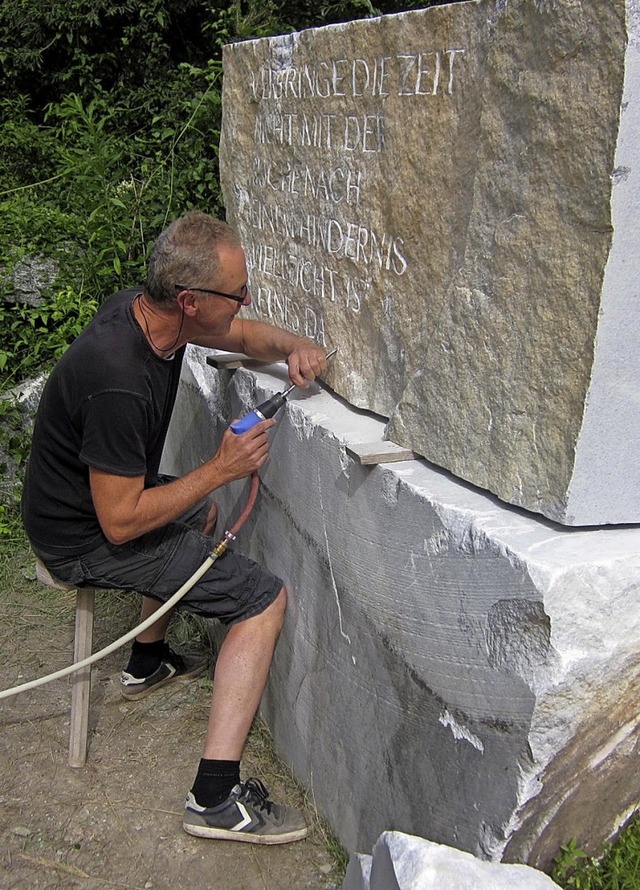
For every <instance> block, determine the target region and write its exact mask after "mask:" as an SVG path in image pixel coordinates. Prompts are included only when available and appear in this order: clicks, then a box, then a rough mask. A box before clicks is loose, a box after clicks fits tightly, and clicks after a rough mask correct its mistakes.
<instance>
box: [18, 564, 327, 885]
mask: <svg viewBox="0 0 640 890" xmlns="http://www.w3.org/2000/svg"><path fill="white" fill-rule="evenodd" d="M18 562H19V564H18V566H17V567H16V564H15V563H16V560H15V558H14V559H12V560H11V564H10V565H9V566H7V563H6V560H5V564H4V568H3V572H4V577H2V573H0V583H1V587H0V602H1V603H2V623H1V625H0V678H1V679H0V687H1V688H3V689H4V688H8V687H12V686H16V685H18V684H19V683H23V682H26V681H27V680H31V679H34V678H35V677H38V676H41V675H43V674H47V673H50V672H52V671H54V670H57V669H59V668H61V667H64V666H65V665H66V664H68V663H69V661H70V658H71V654H70V653H71V650H72V639H73V615H74V608H75V598H74V597H72V596H69V595H67V594H58V593H53V592H51V591H43V589H42V588H41V587H40V585H38V584H37V583H36V582H35V581H32V580H31V578H32V577H33V568H32V566H31V564H30V563H31V560H30V558H29V557H28V555H27V554H25V555H24V557H23V558H21V559H19V560H18ZM136 612H137V604H136V603H132V602H131V600H130V599H128V598H126V597H124V595H123V594H120V593H114V592H111V591H105V592H101V593H100V594H99V595H98V597H97V604H96V626H95V631H94V650H96V649H99V648H102V647H103V646H106V645H107V644H108V643H110V642H111V641H112V640H113V639H115V638H116V637H118V636H120V635H121V634H123V633H125V632H126V631H127V630H128V629H130V627H131V626H132V624H133V623H134V622H133V618H134V617H135V615H136ZM194 630H195V631H196V632H198V631H199V632H200V642H201V644H204V643H203V641H206V636H203V635H202V626H195V628H194V626H193V625H188V624H185V622H184V621H183V622H179V623H178V628H177V633H178V637H179V636H180V635H182V637H183V638H184V637H189V638H190V639H191V644H190V645H191V648H193V632H194ZM183 641H184V639H183ZM174 642H176V640H175V639H174ZM177 642H180V640H179V639H178V640H177ZM196 642H197V640H196ZM127 652H128V646H127V647H126V648H125V649H121V650H119V651H118V652H115V653H112V654H111V655H109V656H107V658H106V659H104V660H102V661H99V662H97V664H95V665H94V668H93V682H92V698H91V715H90V747H89V755H88V760H87V765H86V766H85V767H84V768H81V769H72V768H70V767H69V766H68V765H67V746H68V732H69V707H70V688H71V687H70V679H69V678H64V679H61V680H56V681H54V682H53V683H50V684H47V685H45V686H42V687H39V688H37V689H33V690H31V691H28V692H23V693H20V694H19V695H17V696H14V697H12V698H9V699H5V700H3V701H0V776H1V782H0V887H2V888H7V890H8V888H11V890H18V888H20V890H27V888H29V890H35V888H38V890H40V888H64V890H69V888H71V890H75V888H81V890H106V888H111V887H117V888H126V890H183V888H203V890H204V888H208V890H236V888H238V890H239V888H243V890H303V888H310V890H330V888H333V890H336V888H338V887H339V886H341V883H342V875H341V872H340V865H339V863H337V860H336V859H335V858H334V856H333V855H332V854H333V853H334V852H335V849H334V847H333V846H332V839H331V838H330V836H328V835H327V832H326V828H325V826H324V825H323V823H322V822H320V821H319V820H318V818H317V814H316V813H315V812H314V810H313V805H312V802H311V801H309V800H308V799H307V798H306V797H305V796H304V795H303V794H302V792H301V790H300V789H298V788H296V786H295V784H294V783H293V781H292V780H291V777H290V776H289V775H288V774H287V770H286V767H285V766H284V765H283V764H282V763H280V762H279V761H278V760H277V758H276V757H275V755H274V754H273V751H272V749H271V745H270V739H269V736H268V733H266V732H265V731H264V729H263V728H261V727H260V726H257V727H256V728H255V729H254V731H253V732H252V735H251V738H250V741H249V744H248V748H247V752H246V757H245V759H244V761H243V778H247V777H248V776H250V775H256V776H258V777H259V778H261V779H262V781H263V782H264V783H265V784H266V786H267V788H268V789H269V791H270V793H271V796H272V797H273V799H274V800H278V801H283V802H287V803H290V804H293V805H295V806H299V807H302V808H303V809H304V810H305V814H306V817H307V820H308V821H309V823H310V824H311V825H312V831H311V834H310V837H309V838H307V839H306V840H304V841H300V842H298V843H295V844H288V845H283V846H257V845H253V844H241V843H231V842H224V841H223V842H220V841H207V840H202V839H199V838H194V837H191V836H189V835H187V834H185V833H184V831H183V830H182V827H181V824H182V818H181V817H182V806H183V803H184V797H185V794H186V792H187V790H188V789H189V787H190V786H191V783H192V781H193V777H194V775H195V770H196V768H197V764H198V760H199V758H200V752H201V747H202V742H203V738H204V731H205V725H206V719H207V714H208V705H209V688H210V682H209V681H208V680H197V681H193V682H191V683H175V684H172V685H169V686H168V687H166V688H165V689H163V690H158V691H157V692H156V693H155V694H153V695H150V696H149V697H148V698H146V699H143V700H141V701H139V702H127V701H125V700H124V699H123V698H122V697H121V696H120V694H119V690H118V677H119V672H120V670H121V668H122V663H123V660H124V658H125V657H126V653H127ZM342 865H343V866H344V863H343V864H342Z"/></svg>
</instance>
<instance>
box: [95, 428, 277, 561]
mask: <svg viewBox="0 0 640 890" xmlns="http://www.w3.org/2000/svg"><path fill="white" fill-rule="evenodd" d="M274 424H275V421H274V420H265V421H262V422H261V423H259V424H256V426H255V427H253V428H252V429H250V430H248V431H247V432H246V433H242V435H239V436H237V435H236V434H235V433H233V432H232V431H231V430H227V431H226V432H225V434H224V436H223V437H222V442H221V444H220V448H219V449H218V451H217V452H216V454H215V455H214V457H212V458H211V459H210V460H208V461H207V462H206V463H204V464H202V466H201V467H198V468H197V469H196V470H193V471H192V472H191V473H187V475H186V476H182V477H181V478H180V479H176V480H175V481H174V482H169V483H167V484H166V485H159V486H156V487H154V488H146V489H145V487H144V476H135V477H131V476H118V475H115V474H113V473H107V472H104V471H103V470H97V469H95V468H93V467H92V468H90V469H89V480H90V484H91V496H92V498H93V504H94V507H95V510H96V514H97V516H98V521H99V522H100V526H101V528H102V531H103V532H104V534H105V536H106V537H107V539H108V540H109V541H110V542H111V543H112V544H125V543H126V542H127V541H131V540H133V539H134V538H137V537H139V536H140V535H143V534H145V533H146V532H150V531H153V529H156V528H161V527H162V526H163V525H166V524H167V523H168V522H172V521H173V520H175V519H177V518H178V517H179V516H181V515H182V514H183V513H185V512H186V511H187V510H189V509H190V508H191V507H193V506H195V505H196V504H197V503H199V502H200V501H201V500H202V499H203V498H204V497H206V495H208V494H209V492H211V491H214V490H215V489H216V488H220V486H222V485H226V484H227V483H228V482H233V481H234V480H236V479H243V478H244V477H245V476H248V475H250V474H251V473H253V472H254V471H256V470H259V469H260V468H261V467H262V465H263V464H264V463H265V461H266V459H267V457H268V453H269V441H268V438H267V430H268V429H269V428H270V427H272V426H273V425H274Z"/></svg>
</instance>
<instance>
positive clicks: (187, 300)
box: [176, 290, 198, 318]
mask: <svg viewBox="0 0 640 890" xmlns="http://www.w3.org/2000/svg"><path fill="white" fill-rule="evenodd" d="M176 302H177V304H178V306H179V307H180V309H181V310H182V312H183V313H184V315H186V316H188V317H189V318H193V316H194V315H195V314H196V311H197V305H198V300H197V297H196V295H195V294H194V292H193V291H192V290H181V291H178V293H177V295H176Z"/></svg>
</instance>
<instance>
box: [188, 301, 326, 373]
mask: <svg viewBox="0 0 640 890" xmlns="http://www.w3.org/2000/svg"><path fill="white" fill-rule="evenodd" d="M194 343H195V344H196V345H197V346H210V347H212V348H215V349H226V350H228V351H229V352H244V353H245V355H248V356H250V357H251V358H255V359H259V360H260V361H265V362H277V361H283V360H286V362H287V365H288V367H289V377H290V378H291V382H292V383H295V384H297V385H298V386H303V387H306V386H308V385H309V383H310V381H312V380H315V378H316V377H318V376H319V375H320V374H322V372H323V371H326V369H327V359H326V353H325V350H324V349H323V348H322V346H319V345H318V344H317V343H314V342H313V340H308V339H307V338H306V337H298V336H297V335H296V334H292V333H290V332H289V331H285V330H283V329H282V328H278V327H275V325H270V324H266V323H265V322H262V321H254V320H253V319H247V318H234V320H233V321H232V322H231V329H230V331H229V333H228V334H224V335H222V336H219V335H218V336H213V337H211V338H208V337H199V338H198V339H197V340H195V341H194Z"/></svg>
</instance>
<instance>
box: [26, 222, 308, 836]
mask: <svg viewBox="0 0 640 890" xmlns="http://www.w3.org/2000/svg"><path fill="white" fill-rule="evenodd" d="M250 302H251V298H250V295H249V291H248V284H247V269H246V264H245V257H244V252H243V250H242V247H241V245H240V242H239V239H238V237H237V235H236V234H235V233H234V231H233V230H232V229H231V228H229V227H228V226H227V225H226V224H225V223H222V222H220V221H218V220H215V219H213V218H212V217H210V216H208V215H206V214H204V213H198V212H193V213H188V214H187V215H186V216H184V217H182V218H180V219H178V220H176V221H175V222H173V223H172V224H171V225H170V226H169V227H168V228H167V229H166V230H165V231H164V232H162V233H161V235H160V236H159V238H158V240H157V242H156V244H155V246H154V249H153V252H152V255H151V258H150V261H149V269H148V279H147V284H146V285H145V287H144V289H142V290H135V289H134V290H127V291H121V292H119V293H117V294H114V295H113V296H112V297H111V298H110V299H109V300H108V301H106V303H105V304H104V305H103V306H102V307H101V309H100V311H99V312H98V313H97V315H96V316H95V318H94V319H93V320H92V322H91V323H90V324H89V325H88V327H87V328H86V329H85V331H83V333H82V334H81V335H80V336H79V337H78V339H77V340H76V341H74V343H72V344H71V346H70V347H69V349H68V350H67V352H66V353H65V354H64V355H63V357H62V358H61V359H60V361H59V362H58V364H57V365H56V367H55V368H54V370H53V372H52V374H51V376H50V378H49V380H48V382H47V385H46V387H45V390H44V392H43V395H42V399H41V402H40V407H39V409H38V415H37V418H36V423H35V428H34V435H33V445H32V451H31V456H30V459H29V466H28V470H27V474H26V479H25V486H24V495H23V519H24V524H25V528H26V530H27V534H28V536H29V539H30V541H31V543H32V546H33V549H34V551H35V552H36V554H37V555H38V556H39V557H40V559H41V560H42V561H43V562H44V564H45V565H46V566H47V568H48V569H49V570H50V572H51V573H52V574H53V575H54V576H56V577H58V578H60V579H61V580H63V581H66V582H68V583H71V584H76V585H83V584H84V585H87V586H96V587H107V588H121V589H128V590H135V591H139V592H140V593H142V595H143V599H142V619H145V618H147V617H149V616H151V615H152V614H153V612H154V611H155V610H157V609H158V608H159V607H160V605H161V604H162V601H166V600H167V599H168V598H169V597H170V596H171V595H172V594H173V593H175V591H176V590H177V589H178V588H179V587H181V586H182V584H183V583H184V582H185V581H186V580H187V579H188V578H190V577H191V575H192V574H193V572H194V571H195V570H196V569H197V568H198V567H199V566H200V565H201V564H202V563H203V562H204V560H205V558H206V556H207V555H208V553H209V552H210V550H211V540H210V539H209V538H208V537H207V536H206V534H205V533H206V532H208V531H210V530H211V529H212V526H213V525H214V524H215V507H214V506H211V505H210V504H209V503H208V500H207V499H208V496H209V495H210V494H211V492H214V491H215V490H216V489H217V488H220V486H222V485H226V484H227V483H229V482H232V481H234V480H237V479H241V478H243V477H245V476H248V475H249V474H251V473H253V472H255V471H257V470H259V469H260V468H261V467H262V466H263V464H264V463H265V461H266V460H267V456H268V453H269V441H268V437H267V432H268V430H269V428H270V427H272V426H273V425H274V421H273V420H265V421H263V422H262V423H259V424H257V425H256V426H255V427H253V428H252V429H251V430H249V431H247V432H246V433H243V434H241V435H235V434H234V433H233V432H232V431H231V430H227V431H226V432H225V434H224V436H223V438H222V442H221V444H220V447H219V448H218V450H217V451H216V453H215V454H214V455H213V457H211V459H210V460H208V461H207V462H206V463H204V464H202V466H200V467H198V468H197V469H195V470H193V471H192V472H190V473H187V474H186V475H185V476H183V477H181V478H179V479H173V480H166V479H164V478H160V477H159V476H158V469H159V465H160V457H161V454H162V448H163V445H164V440H165V436H166V432H167V427H168V424H169V420H170V417H171V413H172V410H173V404H174V401H175V397H176V392H177V387H178V380H179V376H180V365H181V361H182V357H183V354H184V350H185V346H186V344H187V343H195V344H197V345H200V346H208V347H217V348H221V349H227V350H230V351H237V352H244V353H246V354H248V355H250V356H252V357H254V358H257V359H263V360H266V361H277V360H283V359H286V361H287V363H288V368H289V376H290V379H291V381H292V382H293V383H296V384H298V385H299V386H308V383H309V381H311V380H313V379H314V378H315V377H316V376H317V375H318V374H320V373H322V371H324V370H325V369H326V357H325V353H324V350H323V349H321V348H320V347H319V346H317V345H316V344H314V343H312V342H311V341H309V340H307V339H305V338H301V337H297V336H295V335H293V334H290V333H288V332H286V331H283V330H280V329H279V328H276V327H273V326H271V325H267V324H264V323H262V322H257V321H252V320H244V319H241V318H239V317H238V312H239V311H240V308H241V307H242V306H247V305H249V303H250ZM286 596H287V592H286V590H285V588H284V586H283V584H282V581H280V579H278V578H276V577H274V576H273V575H271V574H270V573H269V572H267V571H265V570H264V569H262V568H261V567H260V566H258V565H257V564H256V563H254V562H252V561H251V560H249V559H246V558H244V557H242V556H240V555H239V554H236V553H235V552H233V551H232V550H229V551H227V552H226V553H225V554H224V555H223V556H222V557H220V558H219V559H218V560H217V561H216V562H215V563H214V565H213V566H212V567H211V568H210V569H209V570H208V571H207V573H206V574H205V575H204V576H203V577H202V578H201V579H200V580H199V581H198V582H197V584H196V585H195V586H194V587H193V588H192V589H191V590H190V591H189V592H188V593H187V594H186V595H185V597H184V599H183V600H181V602H180V604H179V605H180V607H183V608H186V609H190V610H191V611H193V612H196V613H198V614H201V615H206V616H209V617H212V616H213V617H217V618H218V619H219V620H220V621H222V622H223V623H224V624H225V625H226V626H227V627H228V632H227V634H226V637H225V640H224V642H223V644H222V646H221V648H220V652H219V654H218V657H217V661H216V668H215V674H214V682H213V694H212V701H211V712H210V719H209V724H208V729H207V735H206V742H205V747H204V752H203V757H202V760H201V761H200V765H199V768H198V772H197V775H196V778H195V781H194V784H193V787H192V789H191V791H190V792H189V794H188V797H187V803H186V808H185V817H184V828H185V830H186V831H187V832H189V833H191V834H196V835H199V836H202V837H212V838H226V839H234V840H244V841H248V842H253V843H287V842H289V841H294V840H298V839H300V838H302V837H304V836H306V834H307V830H308V829H307V826H306V823H305V821H304V817H303V816H302V814H301V813H299V812H297V811H296V810H291V809H290V808H286V807H284V806H281V805H278V804H275V803H273V802H272V801H270V800H269V799H268V793H267V791H266V789H265V788H264V786H263V785H262V783H260V782H259V781H258V780H254V779H249V780H248V781H246V782H241V781H240V759H241V755H242V751H243V749H244V744H245V741H246V737H247V734H248V732H249V729H250V727H251V723H252V721H253V717H254V715H255V713H256V710H257V708H258V705H259V702H260V698H261V696H262V692H263V689H264V686H265V683H266V680H267V674H268V671H269V667H270V664H271V660H272V656H273V651H274V648H275V644H276V640H277V638H278V634H279V632H280V629H281V626H282V621H283V616H284V609H285V603H286ZM169 620H170V615H169V614H167V615H166V616H163V617H162V618H161V619H159V620H158V621H157V622H156V623H154V624H153V625H152V626H151V627H149V628H148V629H147V630H145V631H144V632H143V633H141V634H140V635H139V636H138V637H137V638H136V639H135V641H134V643H133V646H132V651H131V657H130V660H129V663H128V665H127V668H126V670H125V671H124V672H123V674H122V680H121V687H122V693H123V695H124V696H125V697H126V698H133V699H135V698H139V697H141V696H143V695H147V694H148V693H149V692H150V691H152V690H154V689H157V688H159V687H160V686H161V685H164V684H165V683H167V682H170V681H173V680H175V679H178V678H182V679H185V678H188V677H193V676H196V675H197V674H198V673H201V672H202V670H203V669H204V664H203V663H202V662H201V663H197V662H196V663H194V662H189V661H187V660H185V659H182V658H181V656H179V655H177V654H176V653H174V652H173V651H172V650H171V649H170V648H169V647H168V646H167V644H166V643H165V641H164V637H165V632H166V630H167V627H168V624H169Z"/></svg>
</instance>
